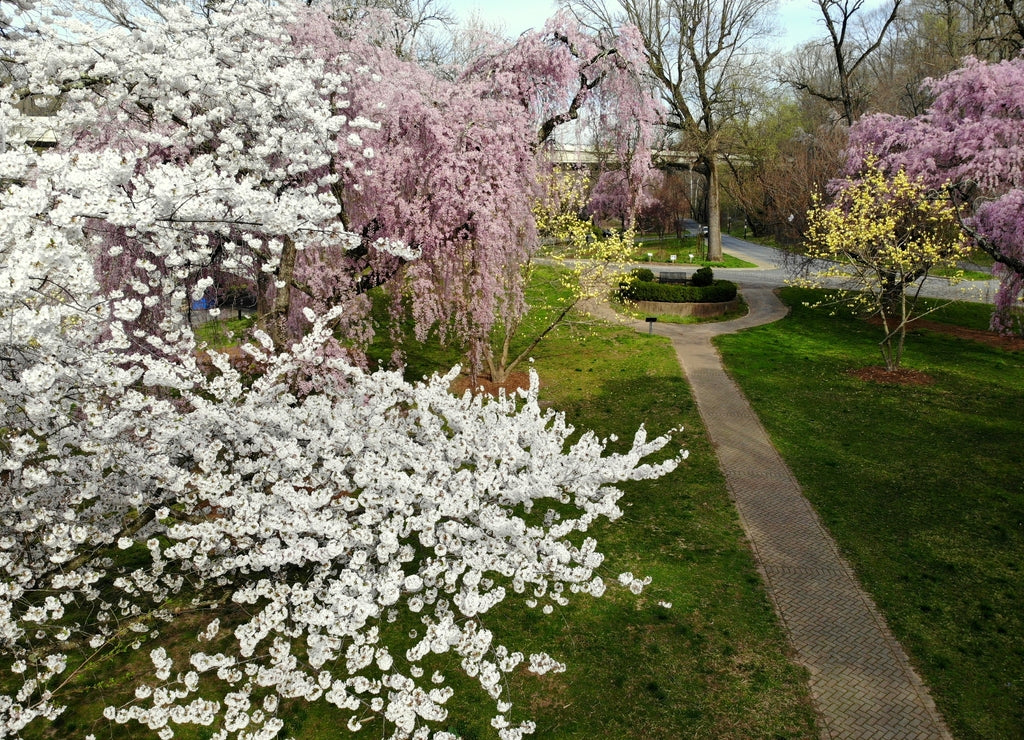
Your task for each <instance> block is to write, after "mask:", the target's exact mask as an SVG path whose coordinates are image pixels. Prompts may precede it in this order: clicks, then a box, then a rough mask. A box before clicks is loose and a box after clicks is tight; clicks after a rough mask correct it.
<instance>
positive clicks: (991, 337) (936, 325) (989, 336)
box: [868, 316, 1024, 352]
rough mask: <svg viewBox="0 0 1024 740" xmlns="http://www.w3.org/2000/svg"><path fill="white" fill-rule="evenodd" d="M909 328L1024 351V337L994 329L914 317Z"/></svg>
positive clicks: (874, 319)
mask: <svg viewBox="0 0 1024 740" xmlns="http://www.w3.org/2000/svg"><path fill="white" fill-rule="evenodd" d="M868 323H869V324H874V325H875V326H881V325H882V320H881V319H880V318H879V317H878V316H872V317H871V318H870V319H868ZM907 329H908V330H910V331H914V330H916V329H925V330H927V331H934V332H938V333H940V334H948V335H949V336H953V337H958V338H960V339H969V340H971V341H972V342H981V343H982V344H987V345H988V346H990V347H995V348H996V349H1001V350H1005V351H1007V352H1024V337H1007V336H1003V335H1002V334H997V333H996V332H994V331H983V330H981V329H967V328H966V327H963V326H953V325H952V324H943V323H941V322H939V321H929V320H928V319H914V320H913V321H911V322H910V323H909V324H907Z"/></svg>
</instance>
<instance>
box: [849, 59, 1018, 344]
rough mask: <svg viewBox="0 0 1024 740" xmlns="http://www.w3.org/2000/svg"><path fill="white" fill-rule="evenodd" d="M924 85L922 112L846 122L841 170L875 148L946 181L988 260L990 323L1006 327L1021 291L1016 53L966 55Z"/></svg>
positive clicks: (893, 165) (853, 167)
mask: <svg viewBox="0 0 1024 740" xmlns="http://www.w3.org/2000/svg"><path fill="white" fill-rule="evenodd" d="M924 84H925V87H926V89H928V90H929V91H930V92H931V93H932V94H933V95H935V101H934V102H933V103H932V105H931V106H930V107H929V108H928V110H926V111H925V112H924V113H923V114H921V115H919V116H916V117H914V118H904V117H901V116H890V115H883V114H878V115H871V116H865V117H864V118H862V119H861V120H860V121H858V122H857V123H856V124H855V125H854V126H853V128H852V129H851V131H850V142H849V148H848V150H847V156H848V162H847V169H848V171H849V172H850V173H851V174H852V173H854V172H856V171H858V170H859V169H860V168H861V167H862V165H863V162H864V161H865V160H866V158H867V157H868V156H870V155H875V156H877V157H878V158H879V161H880V162H881V164H883V165H884V166H885V167H886V169H887V170H888V171H889V172H890V173H895V172H896V171H898V170H900V169H903V170H905V171H906V172H907V174H908V175H910V176H911V177H922V178H924V180H925V182H926V183H928V184H929V185H930V186H931V187H933V188H940V187H948V188H949V192H950V195H951V197H952V198H953V200H954V202H955V204H956V205H957V206H958V207H959V208H961V209H962V210H963V211H964V218H963V224H964V228H965V229H966V230H967V231H968V233H969V234H970V235H971V236H972V237H973V239H974V241H975V243H976V244H977V246H978V247H979V248H981V249H982V250H984V251H985V252H986V253H987V254H989V255H990V256H991V257H992V258H993V259H994V260H995V262H996V274H997V275H999V277H1000V278H1001V281H1002V282H1001V285H1000V289H999V292H998V294H997V296H996V312H995V313H994V315H993V318H992V326H993V328H994V329H998V330H1000V331H1011V330H1012V329H1013V328H1014V318H1013V310H1014V309H1015V308H1019V307H1020V299H1021V296H1022V291H1024V208H1022V205H1024V190H1022V189H1024V59H1013V60H1007V61H1003V62H998V63H986V62H982V61H979V60H977V59H970V58H969V59H967V60H966V61H965V63H964V66H963V67H962V68H961V69H958V70H956V71H954V72H951V73H950V74H948V75H946V76H945V77H943V78H941V79H937V80H935V79H933V80H926V81H925V83H924ZM1017 328H1018V329H1019V326H1018V327H1017Z"/></svg>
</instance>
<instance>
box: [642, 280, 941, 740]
mask: <svg viewBox="0 0 1024 740" xmlns="http://www.w3.org/2000/svg"><path fill="white" fill-rule="evenodd" d="M743 295H744V297H745V298H746V300H747V303H748V304H749V305H750V313H749V314H748V315H747V316H745V317H744V318H742V319H738V320H736V321H729V322H720V323H714V324H696V325H679V324H656V325H655V327H654V331H655V333H657V334H662V335H664V336H667V337H669V338H670V339H671V340H672V344H673V346H674V347H675V350H676V355H677V356H678V358H679V362H680V364H681V365H682V367H683V370H684V372H685V373H686V377H687V379H688V380H689V382H690V386H691V388H692V389H693V394H694V397H695V398H696V401H697V407H698V408H699V410H700V414H701V417H702V418H703V419H704V424H705V426H706V427H707V430H708V435H709V436H710V437H711V441H712V443H713V445H714V447H715V451H716V452H717V454H718V458H719V461H720V464H721V466H722V471H723V472H724V473H725V479H726V482H727V483H728V486H729V492H730V495H731V496H732V498H733V501H734V502H735V504H736V508H737V510H738V511H739V516H740V521H741V523H742V525H743V528H744V530H745V531H746V534H747V537H748V539H749V540H750V543H751V545H752V547H753V550H754V554H755V557H756V559H757V563H758V567H759V569H760V571H761V575H762V577H763V578H764V580H765V583H766V585H767V589H768V593H769V595H770V597H771V599H772V601H773V603H774V605H775V609H776V611H777V612H778V614H779V616H780V618H781V620H782V623H783V626H784V627H785V629H786V631H787V633H788V636H789V640H790V643H791V644H792V646H793V648H794V650H795V651H796V656H797V661H798V662H799V663H800V664H802V665H804V666H806V667H807V669H808V671H809V672H810V689H811V696H812V698H813V700H814V703H815V705H816V707H817V710H818V714H819V717H820V719H821V727H822V731H821V737H822V738H827V739H829V740H839V739H840V738H841V739H842V740H847V739H849V740H853V739H857V740H860V739H861V738H863V739H865V740H867V739H869V738H870V739H872V740H873V739H874V738H880V739H881V738H885V739H887V740H888V739H890V738H891V739H892V740H911V739H914V738H921V739H922V740H923V739H925V738H927V739H929V740H931V739H932V738H951V737H952V736H951V735H950V733H949V730H948V729H946V726H945V723H944V722H943V720H942V717H941V716H940V715H939V713H938V711H937V710H936V708H935V705H934V703H933V702H932V700H931V697H930V696H929V695H928V690H927V688H926V687H925V686H924V684H923V683H922V682H921V679H920V678H918V676H917V674H916V673H915V672H914V670H913V669H912V668H911V667H910V664H909V662H908V661H907V657H906V654H905V653H904V652H903V649H902V648H901V647H900V645H899V643H898V642H896V640H895V638H894V637H893V636H892V633H891V632H890V631H889V628H888V626H887V625H886V623H885V620H884V619H883V618H882V616H881V614H879V612H878V610H877V608H876V607H875V605H874V603H873V602H872V600H871V597H870V596H868V595H867V593H865V592H864V590H863V589H862V588H861V587H860V585H859V583H858V582H857V579H856V577H855V576H854V574H853V572H852V570H851V569H850V567H849V566H848V565H847V564H846V562H845V561H844V560H843V559H842V557H840V555H839V552H838V550H837V548H836V545H835V542H834V541H833V539H832V537H831V535H830V534H829V533H828V532H827V531H826V530H825V528H824V526H823V525H822V524H821V522H820V521H819V519H818V517H817V515H816V514H815V512H814V510H813V509H812V508H811V506H810V504H809V503H808V502H807V499H805V498H804V496H803V494H802V492H801V491H800V486H799V484H798V483H797V482H796V479H795V478H794V477H793V474H792V473H791V472H790V471H789V468H788V467H787V466H786V464H785V462H783V460H782V458H781V457H780V456H779V454H778V452H776V450H775V448H774V446H773V445H772V443H771V442H770V440H769V439H768V435H767V434H766V433H765V431H764V428H763V427H762V426H761V423H760V421H759V420H758V418H757V416H756V415H755V414H754V412H753V409H751V407H750V404H749V403H748V402H747V400H746V398H745V397H744V396H743V394H742V393H741V392H740V391H739V389H738V388H737V387H736V385H735V384H734V383H733V382H732V380H731V379H730V378H729V376H728V375H727V374H726V372H725V369H724V367H723V366H722V362H721V359H720V357H719V356H718V353H717V351H715V349H714V348H713V346H712V345H711V337H712V336H714V335H716V334H723V333H730V332H733V331H736V330H738V329H745V328H748V327H751V326H758V325H760V324H766V323H769V322H772V321H777V320H778V319H780V318H782V317H783V316H785V315H786V308H785V306H783V305H782V303H781V302H780V301H779V300H778V298H777V297H776V296H775V295H774V293H772V291H771V289H769V288H746V289H744V290H743ZM637 330H638V331H643V332H646V331H647V330H648V327H647V325H646V324H638V325H637Z"/></svg>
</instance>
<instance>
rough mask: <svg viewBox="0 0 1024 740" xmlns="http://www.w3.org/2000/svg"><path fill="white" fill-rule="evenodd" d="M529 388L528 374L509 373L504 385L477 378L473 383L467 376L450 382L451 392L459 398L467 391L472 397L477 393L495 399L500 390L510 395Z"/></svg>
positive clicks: (461, 376)
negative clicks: (471, 393) (470, 392)
mask: <svg viewBox="0 0 1024 740" xmlns="http://www.w3.org/2000/svg"><path fill="white" fill-rule="evenodd" d="M529 387H530V374H529V373H510V374H509V376H508V380H506V381H505V382H504V383H495V382H493V381H491V380H488V379H487V378H477V379H476V382H475V383H474V382H472V379H471V378H470V377H469V376H468V375H460V376H459V377H457V378H456V379H455V380H453V381H452V385H451V392H452V393H454V394H455V395H457V396H461V395H462V394H463V393H465V392H466V391H467V390H471V391H472V392H473V393H474V395H475V394H478V393H486V394H487V395H489V396H495V397H496V396H497V395H498V392H499V391H500V390H504V391H505V393H506V394H507V395H510V394H512V393H515V392H516V391H517V390H519V389H520V388H529Z"/></svg>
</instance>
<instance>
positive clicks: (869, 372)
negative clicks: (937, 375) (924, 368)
mask: <svg viewBox="0 0 1024 740" xmlns="http://www.w3.org/2000/svg"><path fill="white" fill-rule="evenodd" d="M850 375H852V376H853V377H855V378H860V379H861V380H865V381H867V382H869V383H889V384H891V385H931V384H932V383H934V382H935V380H934V379H933V378H932V376H931V375H929V374H928V373H923V372H921V371H920V370H910V369H909V368H905V367H901V368H899V369H898V370H886V369H885V368H884V367H878V366H872V367H862V368H858V369H857V370H851V371H850Z"/></svg>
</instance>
